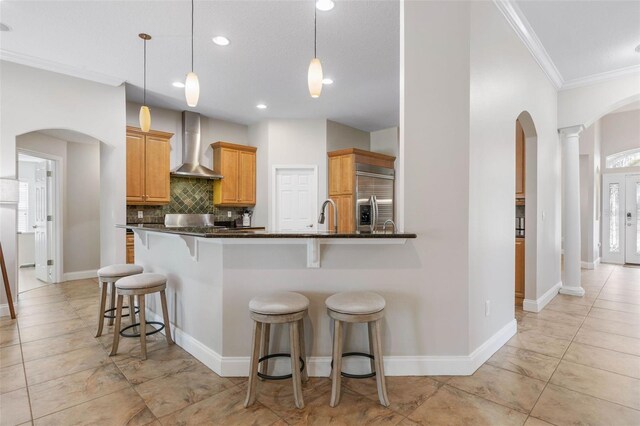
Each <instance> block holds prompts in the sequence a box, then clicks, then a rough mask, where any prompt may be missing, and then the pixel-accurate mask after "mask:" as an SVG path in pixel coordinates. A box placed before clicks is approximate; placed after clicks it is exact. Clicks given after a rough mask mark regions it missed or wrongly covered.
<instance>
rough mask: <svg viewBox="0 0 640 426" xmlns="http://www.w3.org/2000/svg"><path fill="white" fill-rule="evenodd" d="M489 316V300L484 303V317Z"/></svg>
mask: <svg viewBox="0 0 640 426" xmlns="http://www.w3.org/2000/svg"><path fill="white" fill-rule="evenodd" d="M489 315H491V301H490V300H487V301H486V302H484V316H485V317H488V316H489Z"/></svg>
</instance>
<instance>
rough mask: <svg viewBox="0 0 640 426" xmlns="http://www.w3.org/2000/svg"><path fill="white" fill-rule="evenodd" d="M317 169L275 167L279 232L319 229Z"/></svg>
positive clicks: (276, 223) (277, 226)
mask: <svg viewBox="0 0 640 426" xmlns="http://www.w3.org/2000/svg"><path fill="white" fill-rule="evenodd" d="M316 174H317V169H316V168H315V167H313V166H310V167H296V168H280V167H276V169H275V212H274V213H275V215H274V217H275V227H276V231H303V232H309V231H314V230H316V229H317V225H316V221H317V216H316V214H317V211H316V210H317V200H318V185H317V176H316Z"/></svg>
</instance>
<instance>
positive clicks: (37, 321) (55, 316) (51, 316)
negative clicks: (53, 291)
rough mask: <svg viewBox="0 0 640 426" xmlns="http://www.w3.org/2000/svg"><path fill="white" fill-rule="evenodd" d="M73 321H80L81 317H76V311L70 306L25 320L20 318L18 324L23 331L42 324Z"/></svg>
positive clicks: (25, 318) (28, 317) (34, 315)
mask: <svg viewBox="0 0 640 426" xmlns="http://www.w3.org/2000/svg"><path fill="white" fill-rule="evenodd" d="M73 319H80V317H79V316H78V315H76V313H75V310H74V309H73V308H72V307H70V306H69V307H68V308H65V309H60V310H58V311H56V312H42V313H39V314H33V315H29V316H26V317H24V318H22V317H20V318H18V324H19V326H20V329H22V328H27V327H33V326H36V325H41V324H55V323H58V322H60V321H68V320H73Z"/></svg>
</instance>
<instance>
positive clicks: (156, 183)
mask: <svg viewBox="0 0 640 426" xmlns="http://www.w3.org/2000/svg"><path fill="white" fill-rule="evenodd" d="M172 137H173V133H167V132H160V131H157V130H150V131H149V132H146V133H145V132H143V131H142V130H140V129H138V128H136V127H130V126H127V204H133V205H160V204H168V203H169V201H170V198H171V193H170V183H169V153H170V150H171V144H170V141H171V138H172Z"/></svg>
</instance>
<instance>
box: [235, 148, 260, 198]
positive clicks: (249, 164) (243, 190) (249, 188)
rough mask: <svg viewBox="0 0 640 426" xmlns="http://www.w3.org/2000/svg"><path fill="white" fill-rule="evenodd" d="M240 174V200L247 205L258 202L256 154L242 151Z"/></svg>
mask: <svg viewBox="0 0 640 426" xmlns="http://www.w3.org/2000/svg"><path fill="white" fill-rule="evenodd" d="M239 162H240V175H239V178H240V179H239V182H238V183H239V188H238V202H240V203H242V204H246V205H254V204H255V203H256V154H255V152H245V151H240V159H239Z"/></svg>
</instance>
